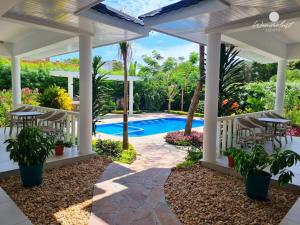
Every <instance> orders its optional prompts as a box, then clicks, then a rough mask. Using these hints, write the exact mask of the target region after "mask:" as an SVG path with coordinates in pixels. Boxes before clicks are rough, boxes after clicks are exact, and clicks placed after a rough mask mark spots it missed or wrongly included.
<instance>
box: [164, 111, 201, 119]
mask: <svg viewBox="0 0 300 225" xmlns="http://www.w3.org/2000/svg"><path fill="white" fill-rule="evenodd" d="M165 112H166V113H170V114H176V115H187V114H188V112H185V111H176V110H167V111H165ZM194 115H195V116H196V117H204V114H203V113H195V114H194Z"/></svg>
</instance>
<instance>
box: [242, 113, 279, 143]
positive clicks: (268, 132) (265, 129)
mask: <svg viewBox="0 0 300 225" xmlns="http://www.w3.org/2000/svg"><path fill="white" fill-rule="evenodd" d="M246 119H247V120H249V121H250V122H251V123H253V124H254V125H257V126H260V127H261V128H262V129H261V128H260V129H261V130H260V131H262V132H261V133H257V135H261V136H263V137H264V138H265V140H266V141H272V144H273V146H274V139H275V133H274V128H273V127H270V126H268V125H266V124H264V123H263V122H261V121H259V120H258V119H256V118H255V117H251V116H249V117H247V118H246Z"/></svg>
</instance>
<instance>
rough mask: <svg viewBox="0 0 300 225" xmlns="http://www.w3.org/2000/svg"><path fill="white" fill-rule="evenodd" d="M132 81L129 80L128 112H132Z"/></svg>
mask: <svg viewBox="0 0 300 225" xmlns="http://www.w3.org/2000/svg"><path fill="white" fill-rule="evenodd" d="M133 102H134V99H133V81H132V80H131V81H129V114H131V115H132V114H133Z"/></svg>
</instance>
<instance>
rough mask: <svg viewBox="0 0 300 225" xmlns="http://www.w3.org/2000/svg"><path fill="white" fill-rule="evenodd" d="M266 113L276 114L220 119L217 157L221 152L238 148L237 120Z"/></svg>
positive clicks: (249, 114)
mask: <svg viewBox="0 0 300 225" xmlns="http://www.w3.org/2000/svg"><path fill="white" fill-rule="evenodd" d="M266 112H276V111H275V110H269V111H261V112H254V113H247V114H240V115H235V116H225V117H218V123H217V155H218V156H220V154H221V151H223V150H225V149H226V148H230V147H237V146H238V143H237V141H238V140H237V123H236V118H243V117H248V116H252V117H256V118H258V117H262V116H263V114H264V113H266Z"/></svg>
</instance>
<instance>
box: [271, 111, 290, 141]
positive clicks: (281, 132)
mask: <svg viewBox="0 0 300 225" xmlns="http://www.w3.org/2000/svg"><path fill="white" fill-rule="evenodd" d="M270 115H271V116H273V118H279V119H286V118H284V117H283V116H281V115H279V114H277V113H274V112H270ZM292 128H293V126H292V124H291V123H287V124H281V125H280V126H277V131H278V136H280V137H284V138H285V143H287V135H288V130H290V129H292ZM290 137H291V141H293V136H292V135H290Z"/></svg>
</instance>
